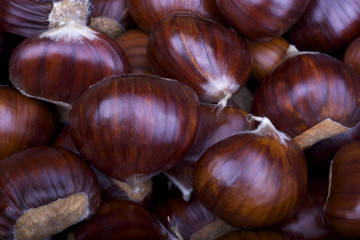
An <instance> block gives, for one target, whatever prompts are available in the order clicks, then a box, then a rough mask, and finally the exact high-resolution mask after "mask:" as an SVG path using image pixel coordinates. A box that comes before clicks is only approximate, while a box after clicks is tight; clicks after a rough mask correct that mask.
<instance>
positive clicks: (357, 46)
mask: <svg viewBox="0 0 360 240" xmlns="http://www.w3.org/2000/svg"><path fill="white" fill-rule="evenodd" d="M343 61H344V63H346V64H348V65H350V66H351V67H352V68H353V69H354V70H355V71H356V72H357V73H358V74H360V37H358V38H356V39H355V40H354V41H352V42H351V43H350V45H349V46H348V47H347V48H346V51H345V53H344V56H343Z"/></svg>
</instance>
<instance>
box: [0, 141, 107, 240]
mask: <svg viewBox="0 0 360 240" xmlns="http://www.w3.org/2000/svg"><path fill="white" fill-rule="evenodd" d="M99 201H100V191H99V188H98V185H97V182H96V177H95V174H94V173H93V171H92V170H91V168H90V166H89V165H88V164H87V163H85V162H84V161H83V160H82V159H81V158H79V157H78V156H77V155H76V154H74V153H72V152H70V151H67V150H65V149H62V148H55V147H35V148H31V149H27V150H24V151H22V152H19V153H17V154H14V155H12V156H10V157H8V158H7V159H5V160H4V161H3V162H1V163H0V222H1V226H0V238H2V239H24V240H32V239H44V238H47V237H50V236H52V235H54V234H55V233H58V232H61V231H63V230H64V229H66V228H67V227H69V226H71V225H73V224H75V223H77V222H79V221H82V220H84V219H86V218H88V217H90V216H92V215H93V214H94V213H95V212H96V210H97V208H98V204H99Z"/></svg>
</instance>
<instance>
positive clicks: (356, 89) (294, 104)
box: [251, 52, 360, 149]
mask: <svg viewBox="0 0 360 240" xmlns="http://www.w3.org/2000/svg"><path fill="white" fill-rule="evenodd" d="M359 100H360V76H359V75H358V74H357V73H356V72H355V71H354V70H353V69H351V67H349V66H347V65H346V64H344V63H342V62H341V61H339V60H337V59H336V58H334V57H331V56H330V55H327V54H323V53H311V52H298V53H295V54H291V55H289V56H287V57H286V58H285V59H284V60H283V61H282V62H281V63H280V64H279V65H277V67H276V68H275V69H274V70H273V71H272V72H271V73H270V74H268V75H267V77H266V78H265V80H264V81H263V82H262V84H261V85H260V86H259V87H258V88H257V91H256V93H255V96H254V100H253V106H252V111H251V112H252V113H253V114H255V115H258V116H266V117H268V118H269V119H270V120H271V122H273V124H274V125H275V127H276V128H278V129H279V130H280V131H282V132H284V133H286V134H288V135H289V136H290V137H292V138H294V139H295V140H296V141H297V142H298V143H299V145H301V146H302V147H303V148H304V149H306V148H308V147H310V146H312V145H313V144H315V143H317V142H318V141H320V140H323V139H326V138H329V137H332V136H335V135H337V134H340V133H344V132H346V131H348V130H349V128H351V127H353V126H355V124H356V123H357V122H358V121H359V120H360V104H359ZM339 109H341V111H340V110H339Z"/></svg>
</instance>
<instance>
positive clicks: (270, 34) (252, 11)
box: [216, 0, 309, 41]
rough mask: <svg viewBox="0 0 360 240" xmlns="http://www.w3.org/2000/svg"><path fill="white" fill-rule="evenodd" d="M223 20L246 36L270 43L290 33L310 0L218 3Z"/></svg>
mask: <svg viewBox="0 0 360 240" xmlns="http://www.w3.org/2000/svg"><path fill="white" fill-rule="evenodd" d="M216 2H217V5H218V7H219V10H220V12H221V14H222V16H223V18H224V19H225V20H226V21H227V22H228V23H229V24H230V25H231V26H232V27H233V28H234V29H236V31H238V32H239V33H240V34H241V35H242V36H245V37H246V38H248V39H251V40H256V41H270V40H272V39H274V38H277V37H280V36H281V35H283V34H284V33H285V32H286V31H288V30H289V29H290V28H291V27H292V26H293V25H294V24H295V23H296V22H297V20H298V19H299V18H300V16H301V14H302V13H303V12H304V11H305V9H306V7H307V5H308V3H309V0H271V1H269V0H260V1H250V0H245V1H244V0H217V1H216Z"/></svg>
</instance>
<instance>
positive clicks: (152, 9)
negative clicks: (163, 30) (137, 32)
mask: <svg viewBox="0 0 360 240" xmlns="http://www.w3.org/2000/svg"><path fill="white" fill-rule="evenodd" d="M127 4H128V7H129V11H130V14H131V16H132V18H133V19H134V21H135V22H136V23H137V25H138V26H139V27H140V28H141V29H142V30H144V31H146V32H151V31H152V29H153V28H154V26H155V25H156V24H157V23H159V22H160V21H161V20H162V19H163V18H165V17H166V16H168V15H171V14H173V13H177V12H188V13H192V14H196V15H199V16H202V17H205V18H209V19H214V20H218V19H220V12H219V10H218V8H217V6H216V1H215V0H192V1H191V2H187V1H178V0H160V1H148V0H127Z"/></svg>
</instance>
